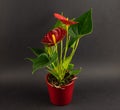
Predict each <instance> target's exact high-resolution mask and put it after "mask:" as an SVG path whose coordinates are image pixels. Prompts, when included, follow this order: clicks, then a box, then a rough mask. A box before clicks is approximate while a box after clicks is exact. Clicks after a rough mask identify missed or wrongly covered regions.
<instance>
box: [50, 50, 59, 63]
mask: <svg viewBox="0 0 120 110" xmlns="http://www.w3.org/2000/svg"><path fill="white" fill-rule="evenodd" d="M57 56H58V55H57V53H56V52H54V53H53V54H52V55H51V56H50V63H52V62H54V61H55V60H56V59H57Z"/></svg>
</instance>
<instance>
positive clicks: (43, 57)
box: [27, 53, 57, 73]
mask: <svg viewBox="0 0 120 110" xmlns="http://www.w3.org/2000/svg"><path fill="white" fill-rule="evenodd" d="M27 59H28V60H29V61H31V62H32V63H33V71H32V73H34V72H36V71H37V70H38V69H40V68H43V67H45V66H48V65H50V64H51V63H52V62H54V61H55V60H56V59H57V53H53V54H52V56H50V57H48V55H47V54H46V53H41V54H40V55H38V56H37V57H36V58H27Z"/></svg>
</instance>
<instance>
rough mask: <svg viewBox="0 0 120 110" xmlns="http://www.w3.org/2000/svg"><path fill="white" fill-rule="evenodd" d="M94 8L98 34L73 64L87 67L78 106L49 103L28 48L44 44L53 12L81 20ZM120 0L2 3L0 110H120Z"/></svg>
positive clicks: (79, 87) (83, 46)
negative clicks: (44, 37) (27, 58)
mask: <svg viewBox="0 0 120 110" xmlns="http://www.w3.org/2000/svg"><path fill="white" fill-rule="evenodd" d="M90 8H93V27H94V30H93V33H92V34H91V35H89V36H86V37H84V38H82V39H81V41H80V44H79V47H78V50H77V52H76V54H75V56H74V59H73V63H75V65H76V68H79V67H83V71H82V72H81V74H80V75H79V78H78V80H76V83H75V90H74V95H73V101H72V102H71V104H69V105H67V106H64V107H57V106H53V105H52V104H51V103H50V102H49V97H48V93H47V87H46V84H45V80H44V79H45V75H46V71H45V70H44V69H42V70H40V71H38V72H36V74H35V75H32V74H31V71H32V65H31V63H30V62H26V61H25V60H24V58H26V57H30V56H32V53H31V52H30V51H29V49H28V48H27V47H41V43H40V40H41V38H42V37H43V35H44V34H45V33H46V32H48V30H49V29H50V28H51V26H52V25H53V24H54V23H55V21H56V19H55V18H54V17H53V13H54V12H58V13H61V12H64V15H66V16H68V17H69V18H73V17H78V16H79V15H81V14H82V13H84V12H86V11H88V10H89V9H90ZM119 20H120V0H99V1H98V0H86V1H85V0H0V110H42V109H46V110H47V109H49V110H54V109H65V110H70V109H75V110H120V86H119V84H120V49H119V47H120V21H119Z"/></svg>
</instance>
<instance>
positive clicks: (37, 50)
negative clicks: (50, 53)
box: [30, 48, 45, 56]
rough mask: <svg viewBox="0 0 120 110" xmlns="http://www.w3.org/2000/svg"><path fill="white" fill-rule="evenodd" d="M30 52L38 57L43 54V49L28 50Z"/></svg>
mask: <svg viewBox="0 0 120 110" xmlns="http://www.w3.org/2000/svg"><path fill="white" fill-rule="evenodd" d="M30 50H31V51H32V52H33V53H34V54H35V55H36V56H38V55H40V54H42V53H44V52H45V51H44V50H43V49H40V48H30Z"/></svg>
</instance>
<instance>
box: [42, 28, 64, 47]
mask: <svg viewBox="0 0 120 110" xmlns="http://www.w3.org/2000/svg"><path fill="white" fill-rule="evenodd" d="M65 35H66V30H65V29H63V28H60V27H58V28H55V29H53V30H51V31H49V32H48V33H47V34H46V35H45V36H44V38H43V39H42V40H41V42H42V43H43V44H46V45H48V46H53V45H55V44H56V43H58V42H59V41H61V40H62V39H63V38H64V37H65Z"/></svg>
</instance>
